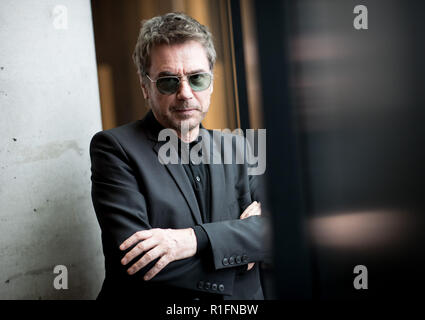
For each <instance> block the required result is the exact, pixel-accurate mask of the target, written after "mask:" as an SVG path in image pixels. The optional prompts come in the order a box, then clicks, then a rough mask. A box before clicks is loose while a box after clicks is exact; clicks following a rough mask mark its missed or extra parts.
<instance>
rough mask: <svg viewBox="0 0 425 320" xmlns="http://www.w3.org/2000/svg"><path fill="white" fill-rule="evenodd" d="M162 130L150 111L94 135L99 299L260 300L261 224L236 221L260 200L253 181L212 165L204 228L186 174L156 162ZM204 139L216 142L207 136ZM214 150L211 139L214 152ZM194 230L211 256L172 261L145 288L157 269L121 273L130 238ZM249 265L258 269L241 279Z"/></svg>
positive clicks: (239, 168)
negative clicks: (101, 262) (101, 276)
mask: <svg viewBox="0 0 425 320" xmlns="http://www.w3.org/2000/svg"><path fill="white" fill-rule="evenodd" d="M159 130H160V127H159V124H158V123H157V122H156V120H155V119H154V116H153V114H152V111H150V112H149V113H148V114H147V116H146V117H145V118H144V119H143V120H139V121H135V122H132V123H130V124H127V125H124V126H121V127H118V128H114V129H111V130H106V131H102V132H98V133H97V134H96V135H95V136H94V137H93V139H92V141H91V145H90V156H91V164H92V168H91V169H92V177H91V179H92V200H93V205H94V208H95V211H96V216H97V219H98V221H99V224H100V227H101V231H102V244H103V252H104V255H105V281H104V284H103V287H102V290H101V292H100V295H99V298H151V299H157V298H158V299H167V298H169V299H187V298H196V297H198V296H201V297H202V296H203V295H205V293H209V294H215V295H212V296H215V297H221V298H224V299H262V298H263V293H262V288H261V282H260V275H259V267H258V266H259V263H258V262H259V261H262V260H263V258H264V256H265V253H266V251H265V248H264V241H263V236H264V233H265V232H266V220H265V218H264V217H260V216H254V217H250V218H247V219H244V220H240V219H239V216H240V215H241V213H242V212H243V210H244V209H245V208H246V207H247V206H248V205H249V204H250V203H251V202H252V201H254V200H257V201H258V200H260V196H259V187H258V182H257V179H256V177H255V176H248V174H247V165H245V164H209V169H210V181H211V219H212V221H211V222H210V223H202V221H201V214H200V212H199V208H198V204H197V201H196V197H195V194H194V191H193V189H192V186H191V184H190V181H189V180H188V177H187V175H186V173H185V171H184V168H183V166H182V165H181V164H168V165H164V164H161V163H160V161H159V159H158V151H159V149H160V147H161V145H163V144H164V143H165V142H160V141H158V132H159ZM208 134H210V137H211V138H213V134H212V131H208ZM223 137H224V134H220V135H219V136H218V139H221V140H222V139H223ZM235 137H236V136H235ZM239 138H240V137H236V139H239ZM217 142H218V141H217V136H215V140H214V142H213V143H212V145H213V147H214V148H216V147H218V146H219V145H220V144H218V143H217ZM234 152H241V150H239V151H235V150H234ZM242 152H243V150H242ZM195 225H201V226H202V227H203V229H204V230H205V232H206V234H207V236H208V239H209V242H210V250H209V252H206V253H205V254H196V255H195V256H194V257H191V258H188V259H183V260H179V261H174V262H172V263H170V264H169V265H168V266H167V267H165V268H164V269H163V270H162V271H161V272H160V273H159V274H157V275H156V276H155V277H154V278H153V279H151V280H150V281H144V280H143V275H144V274H145V273H146V272H147V271H148V270H149V269H150V268H151V267H152V266H153V263H154V262H153V263H151V264H150V265H148V266H146V267H145V268H144V269H142V270H140V271H139V272H137V273H136V274H134V275H132V276H130V275H128V274H127V273H126V270H127V269H128V267H129V265H127V266H122V265H121V263H120V260H121V259H122V257H123V256H124V255H125V253H126V252H127V251H126V252H122V251H120V250H119V246H120V244H121V243H122V242H123V241H124V240H126V239H127V238H128V237H130V236H131V235H133V234H134V233H135V232H137V231H140V230H145V229H151V228H172V229H181V228H188V227H192V226H195ZM129 250H130V249H129ZM139 258H140V257H139ZM139 258H137V259H139ZM135 261H137V260H134V262H135ZM249 262H257V263H256V264H255V267H254V268H253V269H252V270H250V271H246V269H247V264H248V263H249ZM130 265H131V264H130ZM208 296H209V297H212V296H211V295H208Z"/></svg>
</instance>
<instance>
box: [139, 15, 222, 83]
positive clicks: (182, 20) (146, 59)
mask: <svg viewBox="0 0 425 320" xmlns="http://www.w3.org/2000/svg"><path fill="white" fill-rule="evenodd" d="M189 40H195V41H198V42H199V43H200V44H202V46H203V47H204V48H205V51H206V54H207V58H208V62H209V67H210V69H211V70H212V69H213V67H214V64H215V60H216V58H217V54H216V52H215V49H214V43H213V39H212V35H211V33H210V32H209V31H208V28H207V27H206V26H204V25H202V24H200V23H199V22H198V21H196V20H195V19H193V18H191V17H189V16H187V15H186V14H184V13H174V12H173V13H167V14H165V15H163V16H157V17H153V18H152V19H149V20H144V21H142V26H141V29H140V33H139V37H138V39H137V43H136V47H135V49H134V53H133V61H134V63H135V64H136V67H137V73H138V74H139V75H140V76H141V77H142V76H145V75H146V74H147V72H148V69H149V67H150V64H151V56H150V55H151V50H152V48H153V47H154V46H155V45H157V44H164V43H165V44H175V43H183V42H185V41H189Z"/></svg>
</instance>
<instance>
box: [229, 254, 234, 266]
mask: <svg viewBox="0 0 425 320" xmlns="http://www.w3.org/2000/svg"><path fill="white" fill-rule="evenodd" d="M229 263H230V264H235V257H233V256H232V257H230V258H229Z"/></svg>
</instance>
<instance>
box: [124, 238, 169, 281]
mask: <svg viewBox="0 0 425 320" xmlns="http://www.w3.org/2000/svg"><path fill="white" fill-rule="evenodd" d="M162 254H163V250H162V248H161V247H160V246H157V247H155V248H153V249H152V250H150V251H148V252H146V253H145V254H144V255H143V257H141V258H140V259H139V260H138V261H137V262H136V263H134V264H133V265H132V266H131V267H130V268H129V269H128V270H127V273H128V274H129V275H133V274H135V273H136V272H137V271H139V270H140V269H142V268H144V267H146V266H147V265H148V264H149V263H150V262H151V261H153V260H155V259H156V258H158V257H160V256H161V255H162ZM158 262H159V261H158ZM164 267H165V266H163V267H162V268H164ZM152 269H153V268H152ZM152 269H151V270H152ZM158 272H159V271H158ZM145 280H147V279H145Z"/></svg>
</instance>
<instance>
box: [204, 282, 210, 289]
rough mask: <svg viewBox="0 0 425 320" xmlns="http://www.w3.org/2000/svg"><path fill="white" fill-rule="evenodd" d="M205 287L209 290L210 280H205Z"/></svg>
mask: <svg viewBox="0 0 425 320" xmlns="http://www.w3.org/2000/svg"><path fill="white" fill-rule="evenodd" d="M204 288H205V289H207V290H209V289H210V288H211V283H210V282H205V287H204Z"/></svg>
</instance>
